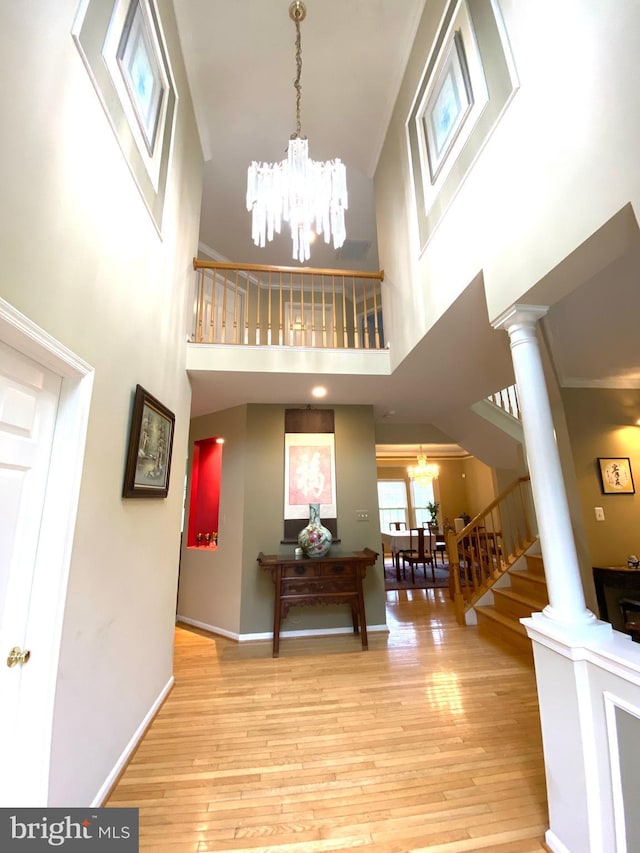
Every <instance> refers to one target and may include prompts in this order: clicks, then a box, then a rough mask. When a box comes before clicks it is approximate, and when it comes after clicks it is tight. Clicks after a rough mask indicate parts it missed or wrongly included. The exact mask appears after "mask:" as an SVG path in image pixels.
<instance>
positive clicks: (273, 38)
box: [174, 0, 640, 424]
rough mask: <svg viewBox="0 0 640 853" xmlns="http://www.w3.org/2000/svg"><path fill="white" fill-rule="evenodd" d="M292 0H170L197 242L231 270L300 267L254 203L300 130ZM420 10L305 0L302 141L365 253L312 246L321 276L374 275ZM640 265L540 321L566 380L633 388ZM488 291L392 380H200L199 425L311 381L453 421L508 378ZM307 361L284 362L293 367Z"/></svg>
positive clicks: (638, 370)
mask: <svg viewBox="0 0 640 853" xmlns="http://www.w3.org/2000/svg"><path fill="white" fill-rule="evenodd" d="M289 2H290V0H174V6H175V11H176V17H177V21H178V28H179V33H180V39H181V43H182V48H183V53H184V57H185V63H186V67H187V75H188V78H189V84H190V89H191V94H192V97H193V101H194V108H195V112H196V117H197V121H198V127H199V131H200V135H201V140H202V144H203V149H204V154H205V158H206V163H205V182H204V194H203V203H202V220H201V233H200V241H201V246H202V245H204V246H208V247H209V248H210V249H212V250H213V251H214V252H215V254H216V256H218V257H220V258H225V259H229V260H231V261H236V262H245V263H266V264H278V265H291V264H292V258H291V241H290V238H289V237H288V236H286V234H285V233H284V232H283V234H282V235H281V236H279V237H276V239H275V240H274V242H273V243H272V244H269V245H268V246H267V247H266V248H264V249H259V248H256V247H254V246H253V244H252V242H251V236H250V234H251V223H250V214H249V213H248V212H247V211H246V208H245V193H246V170H247V166H248V165H249V163H250V162H251V161H252V160H254V159H255V160H267V161H274V160H280V159H283V158H284V156H285V152H286V146H287V142H288V139H289V136H290V135H291V133H292V132H293V131H294V130H295V90H294V87H293V80H294V77H295V26H294V24H293V22H292V21H291V19H290V18H289V13H288V10H289ZM424 3H425V0H306V6H307V17H306V19H305V20H304V21H303V23H302V25H301V27H302V60H303V63H302V102H301V106H302V130H303V133H304V134H306V135H307V136H308V137H309V147H310V154H311V156H312V157H313V158H314V159H317V160H324V159H330V158H333V157H340V158H341V159H342V160H343V161H344V162H345V164H346V166H347V182H348V189H349V210H348V212H347V223H346V224H347V238H348V243H347V245H346V246H345V249H350V248H356V249H357V248H359V247H361V246H362V245H366V244H368V243H369V244H371V248H370V250H369V252H368V253H367V254H366V256H365V257H364V258H361V259H359V260H349V259H348V258H346V257H344V256H341V253H340V252H339V251H338V252H336V251H335V250H334V249H333V248H332V247H327V246H325V245H324V244H323V243H320V244H318V243H316V244H314V246H312V250H311V261H310V264H311V265H313V266H316V267H326V268H352V269H377V268H378V257H377V245H376V231H375V215H374V204H373V182H372V177H373V174H374V171H375V168H376V163H377V160H378V157H379V154H380V149H381V145H382V142H383V138H384V134H385V131H386V127H387V125H388V121H389V118H390V116H391V111H392V108H393V104H394V101H395V98H396V95H397V92H398V89H399V86H400V82H401V79H402V74H403V70H404V67H405V64H406V61H407V58H408V55H409V50H410V45H411V43H412V41H413V37H414V34H415V31H416V27H417V24H418V21H419V18H420V15H421V13H422V9H423V6H424ZM344 254H346V252H345V253H343V255H344ZM639 268H640V256H639V254H638V252H637V251H636V252H627V254H626V256H625V257H624V258H623V259H622V260H620V261H619V262H617V263H616V264H614V265H612V266H611V267H609V268H608V269H605V270H604V271H603V272H601V273H598V274H597V275H595V276H594V277H593V278H592V279H591V280H590V281H588V282H587V283H586V284H584V285H583V286H582V287H580V288H579V289H578V290H576V291H574V292H573V293H572V294H570V295H569V296H566V297H565V298H564V299H562V300H560V301H558V302H557V304H556V305H554V306H553V307H552V309H551V311H550V313H549V315H548V317H547V318H546V319H545V321H544V324H545V328H546V330H547V333H548V336H549V340H550V341H551V343H552V345H553V350H554V363H555V367H556V370H557V372H558V375H559V376H560V378H561V380H562V382H563V383H564V384H567V385H580V386H587V387H588V386H590V385H600V386H607V387H638V386H639V385H640V356H639V355H638V347H637V343H636V325H637V318H638V317H639V316H640V288H639V287H638V269H639ZM479 281H480V280H478V282H476V283H475V284H474V285H472V286H470V287H469V288H468V289H467V291H466V292H465V293H464V294H463V295H462V296H461V297H460V298H459V299H458V300H457V302H456V303H455V304H454V305H453V306H452V308H451V309H450V310H449V311H448V312H447V314H446V315H445V316H444V317H443V318H441V320H439V321H438V323H437V324H436V326H435V327H434V328H433V329H432V330H431V331H430V332H429V334H428V336H426V337H425V338H424V340H423V341H422V342H420V343H419V344H418V346H417V347H416V348H415V350H414V351H413V352H412V353H411V354H410V356H409V357H408V358H407V359H406V360H405V361H404V363H403V364H402V365H400V367H399V368H398V369H397V370H396V371H395V372H394V374H393V376H392V377H388V376H383V377H357V378H355V381H354V376H353V375H343V376H335V375H332V376H326V375H318V374H314V375H310V374H308V373H298V374H297V375H296V374H290V373H287V372H282V373H258V374H256V373H255V372H252V371H246V372H242V371H237V370H233V369H230V371H229V372H228V373H225V372H224V371H222V372H216V373H213V374H212V373H209V374H207V375H205V374H200V375H198V376H195V377H192V385H193V414H194V415H198V414H203V413H205V412H210V411H216V410H221V409H224V408H228V407H230V406H233V405H240V404H243V403H247V402H258V403H259V402H270V403H286V404H305V403H307V402H311V398H310V397H309V392H310V388H311V386H312V385H313V384H317V383H322V384H325V385H327V386H328V388H329V396H328V397H327V398H326V400H325V402H326V403H332V404H335V405H338V404H341V403H353V404H369V405H373V406H374V412H375V417H376V419H377V420H379V421H382V420H386V421H387V422H388V421H396V422H398V423H412V422H413V423H432V422H433V423H436V424H437V423H438V419H439V417H440V416H442V415H443V413H446V414H447V418H445V420H448V422H451V417H450V415H451V413H452V412H455V411H457V410H458V411H460V410H462V409H463V408H464V407H468V406H469V405H470V404H471V403H474V402H476V401H477V400H479V399H481V398H482V397H483V396H485V395H486V394H488V393H490V392H491V391H495V390H498V389H499V388H501V387H504V386H505V385H508V384H510V383H511V382H512V381H513V371H512V364H511V357H510V352H509V345H508V338H507V336H506V334H505V333H504V332H495V331H493V330H492V329H491V327H490V326H489V324H488V322H487V319H488V318H487V312H486V303H485V300H484V292H483V288H482V285H481V283H479ZM532 301H534V302H535V301H536V300H535V299H533V300H532ZM550 301H553V299H551V300H550ZM301 357H302V356H301V355H299V354H296V353H295V352H292V353H291V359H292V360H293V359H299V358H301ZM625 383H626V384H625ZM390 412H393V414H390Z"/></svg>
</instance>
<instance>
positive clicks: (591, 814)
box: [492, 305, 616, 853]
mask: <svg viewBox="0 0 640 853" xmlns="http://www.w3.org/2000/svg"><path fill="white" fill-rule="evenodd" d="M547 310H548V309H547V308H546V307H545V306H540V305H514V306H512V307H511V308H510V309H509V310H507V311H506V312H504V314H502V315H501V316H500V317H498V318H497V319H496V320H495V321H494V322H493V324H492V325H493V327H494V328H496V329H504V330H505V331H506V332H507V333H508V335H509V339H510V344H511V357H512V359H513V367H514V371H515V377H516V384H517V388H518V397H519V401H520V411H521V417H522V427H523V432H524V440H525V446H526V453H527V461H528V466H529V474H530V477H531V490H532V493H533V501H534V505H535V511H536V517H537V520H538V532H539V535H540V546H541V549H542V557H543V560H544V568H545V576H546V580H547V588H548V592H549V604H548V605H547V607H545V608H544V610H543V612H542V613H535V614H533V615H532V616H531V617H530V618H528V619H523V620H522V622H523V624H524V625H525V627H526V629H527V633H528V635H529V637H530V639H531V640H532V644H533V653H534V659H535V666H536V682H537V687H538V700H539V705H540V721H541V727H542V741H543V749H544V758H545V773H546V779H547V798H548V803H549V825H550V828H549V830H548V831H547V833H546V836H545V840H546V843H547V845H548V846H549V847H550V848H551V850H553V851H556V853H587V851H588V853H612V851H613V850H614V849H616V848H615V846H612V845H615V842H614V841H613V837H612V828H611V827H612V819H611V815H612V803H611V793H610V790H608V788H609V787H610V786H609V784H608V782H607V781H606V779H607V770H606V768H607V766H608V757H607V754H606V745H604V744H603V743H602V737H601V735H600V736H598V735H596V731H595V729H596V726H594V719H595V717H594V708H593V706H592V698H591V693H590V689H591V688H590V676H589V669H588V667H586V660H585V659H586V658H587V655H588V653H587V651H586V649H585V644H589V643H592V642H598V641H602V640H603V639H606V637H609V636H611V626H610V625H609V624H608V623H602V622H600V621H599V620H598V619H596V617H595V616H594V614H593V613H591V611H590V610H588V609H587V607H586V604H585V598H584V592H583V589H582V582H581V579H580V568H579V563H578V556H577V552H576V547H575V542H574V538H573V529H572V527H571V520H570V514H569V505H568V500H567V494H566V490H565V486H564V480H563V476H562V468H561V465H560V454H559V452H558V447H557V443H556V437H555V431H554V427H553V418H552V415H551V406H550V403H549V395H548V392H547V386H546V382H545V377H544V368H543V364H542V358H541V353H540V346H539V342H538V338H537V334H536V332H537V324H538V320H539V319H540V318H541V317H543V316H544V315H545V314H546V313H547ZM603 747H604V751H603Z"/></svg>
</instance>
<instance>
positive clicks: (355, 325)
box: [351, 276, 360, 349]
mask: <svg viewBox="0 0 640 853" xmlns="http://www.w3.org/2000/svg"><path fill="white" fill-rule="evenodd" d="M351 294H352V298H353V306H352V307H353V310H352V312H351V313H352V315H353V345H354V347H355V349H360V336H359V335H358V313H357V299H356V280H355V278H354V277H353V276H351Z"/></svg>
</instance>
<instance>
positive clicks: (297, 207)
mask: <svg viewBox="0 0 640 853" xmlns="http://www.w3.org/2000/svg"><path fill="white" fill-rule="evenodd" d="M306 14H307V10H306V8H305V5H304V3H302V2H301V0H294V2H293V3H292V4H291V5H290V6H289V17H290V18H291V19H292V20H293V22H294V23H295V25H296V79H295V80H294V83H293V85H294V88H295V90H296V132H295V133H292V134H291V137H290V139H289V148H288V154H287V159H286V160H282V161H281V162H280V163H259V162H256V161H255V160H254V161H253V163H252V164H251V165H250V166H249V170H248V176H247V210H250V211H252V221H251V236H252V238H253V242H254V243H255V245H256V246H260V247H263V246H264V245H265V240H269V241H271V240H273V235H274V232H275V233H277V234H279V233H280V226H281V224H282V220H283V219H284V221H285V222H288V223H289V227H290V228H291V239H292V241H293V257H294V259H295V260H298V261H300V262H301V263H303V262H304V261H307V260H309V257H310V244H311V241H312V239H313V236H314V234H323V235H324V241H325V243H328V242H329V241H330V240H331V236H332V234H333V247H334V249H339V248H340V247H341V246H342V244H343V243H344V241H345V237H346V232H345V227H344V212H345V210H346V209H347V207H348V204H347V175H346V170H345V167H344V163H342V161H341V160H339V159H335V160H327V161H326V162H320V161H316V160H310V159H309V140H308V139H307V138H306V136H302V135H301V124H300V98H301V94H302V84H301V83H300V77H301V75H302V48H301V40H300V22H301V21H303V20H304V19H305V17H306Z"/></svg>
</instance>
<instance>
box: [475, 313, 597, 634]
mask: <svg viewBox="0 0 640 853" xmlns="http://www.w3.org/2000/svg"><path fill="white" fill-rule="evenodd" d="M547 310H548V309H547V307H545V306H541V305H514V306H512V307H511V308H509V309H508V310H507V311H505V313H504V314H502V315H501V316H500V317H498V319H497V320H495V321H494V322H493V324H492V325H493V327H494V328H495V329H504V330H506V331H507V333H508V334H509V339H510V343H511V357H512V359H513V368H514V371H515V376H516V385H517V387H518V397H519V400H520V413H521V418H522V428H523V431H524V438H525V448H526V452H527V460H528V464H529V474H530V476H531V490H532V493H533V500H534V504H535V508H536V517H537V519H538V532H539V534H540V544H541V548H542V557H543V559H544V567H545V576H546V579H547V588H548V591H549V604H548V605H547V607H545V609H544V611H543V612H544V615H545V616H546V617H548V618H549V619H552V620H553V621H555V622H559V623H561V624H563V625H566V626H571V625H574V626H578V625H583V626H584V625H591V624H593V623H595V622H596V617H595V616H594V615H593V613H591V611H590V610H588V609H587V607H586V604H585V599H584V592H583V589H582V583H581V580H580V568H579V563H578V556H577V553H576V547H575V542H574V539H573V530H572V527H571V519H570V515H569V505H568V502H567V494H566V491H565V487H564V480H563V478H562V468H561V466H560V454H559V453H558V446H557V444H556V438H555V431H554V428H553V419H552V416H551V406H550V404H549V395H548V393H547V386H546V382H545V378H544V369H543V366H542V358H541V355H540V346H539V344H538V338H537V335H536V329H537V323H538V320H539V319H540V318H541V317H543V316H544V315H545V314H546V313H547Z"/></svg>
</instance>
